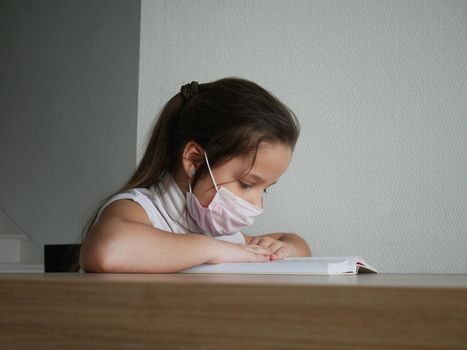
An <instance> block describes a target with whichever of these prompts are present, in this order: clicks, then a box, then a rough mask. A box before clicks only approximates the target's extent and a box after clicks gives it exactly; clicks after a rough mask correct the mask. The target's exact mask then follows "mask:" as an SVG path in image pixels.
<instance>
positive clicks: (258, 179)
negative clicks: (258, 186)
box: [245, 173, 277, 187]
mask: <svg viewBox="0 0 467 350" xmlns="http://www.w3.org/2000/svg"><path fill="white" fill-rule="evenodd" d="M246 176H251V177H252V178H253V179H255V180H256V181H263V182H264V180H263V178H261V177H260V176H258V175H256V174H253V173H248V174H246V175H245V177H246ZM276 183H277V181H274V182H273V183H272V184H270V185H269V186H272V185H274V184H276ZM269 186H267V187H269Z"/></svg>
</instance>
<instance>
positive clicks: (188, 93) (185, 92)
mask: <svg viewBox="0 0 467 350" xmlns="http://www.w3.org/2000/svg"><path fill="white" fill-rule="evenodd" d="M180 92H181V94H182V97H183V100H184V101H185V102H186V101H189V100H190V99H191V97H192V96H193V95H196V94H197V93H198V92H199V87H198V82H197V81H192V82H191V83H190V84H186V85H183V86H182V87H181V88H180Z"/></svg>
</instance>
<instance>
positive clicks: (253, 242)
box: [250, 237, 259, 244]
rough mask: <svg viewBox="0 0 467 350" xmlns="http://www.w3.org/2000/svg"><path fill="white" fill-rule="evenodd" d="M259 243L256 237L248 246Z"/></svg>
mask: <svg viewBox="0 0 467 350" xmlns="http://www.w3.org/2000/svg"><path fill="white" fill-rule="evenodd" d="M258 242H259V238H258V237H254V238H253V239H252V240H251V241H250V244H258Z"/></svg>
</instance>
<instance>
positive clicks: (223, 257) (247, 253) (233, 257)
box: [206, 239, 272, 264]
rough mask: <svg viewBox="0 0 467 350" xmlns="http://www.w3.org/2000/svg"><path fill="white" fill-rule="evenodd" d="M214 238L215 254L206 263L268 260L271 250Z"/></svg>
mask: <svg viewBox="0 0 467 350" xmlns="http://www.w3.org/2000/svg"><path fill="white" fill-rule="evenodd" d="M214 240H215V242H216V243H215V245H216V246H215V248H216V253H217V256H216V257H215V258H214V259H211V260H209V261H207V262H206V264H220V263H226V262H267V261H269V260H270V255H271V253H272V252H271V250H270V249H269V248H265V247H260V246H259V245H255V244H235V243H231V242H226V241H221V240H216V239H214Z"/></svg>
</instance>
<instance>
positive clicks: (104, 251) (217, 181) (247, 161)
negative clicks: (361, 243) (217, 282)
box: [79, 78, 311, 273]
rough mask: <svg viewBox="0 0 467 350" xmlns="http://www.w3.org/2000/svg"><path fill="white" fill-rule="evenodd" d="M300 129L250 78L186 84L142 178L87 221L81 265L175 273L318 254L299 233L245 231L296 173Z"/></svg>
mask: <svg viewBox="0 0 467 350" xmlns="http://www.w3.org/2000/svg"><path fill="white" fill-rule="evenodd" d="M298 135H299V125H298V120H297V119H296V117H295V115H294V114H293V112H291V111H290V110H289V109H288V108H287V107H286V106H285V105H284V104H282V103H281V102H280V101H279V100H278V99H277V98H276V97H274V96H273V95H272V94H270V93H269V92H267V91H266V90H265V89H263V88H262V87H260V86H258V85H257V84H255V83H253V82H251V81H248V80H244V79H239V78H225V79H220V80H217V81H214V82H211V83H206V84H198V83H197V82H195V81H193V82H192V83H191V84H187V85H184V86H182V88H181V91H180V93H178V94H176V95H175V96H174V97H172V98H171V99H170V100H169V101H168V102H167V104H166V105H165V106H164V108H163V109H162V111H161V112H160V114H159V116H158V118H157V122H156V123H155V125H154V129H153V130H152V134H151V138H150V140H149V143H148V145H147V148H146V150H145V153H144V155H143V158H142V160H141V162H140V164H139V166H138V167H137V169H136V171H135V172H134V174H133V175H132V176H131V178H130V179H129V181H128V182H127V183H126V184H125V185H124V186H123V187H122V188H121V189H120V190H119V191H117V192H116V193H115V194H113V195H111V196H110V197H109V198H107V199H106V200H105V202H104V204H103V205H102V207H101V208H100V210H99V211H98V212H97V213H96V214H95V215H94V217H93V218H92V219H91V220H90V223H88V225H87V228H86V229H85V231H84V234H85V235H86V237H85V239H84V240H83V241H82V246H81V251H80V257H79V264H80V267H81V269H83V270H84V271H86V272H135V273H137V272H140V273H146V272H149V273H150V272H152V273H168V272H177V271H180V270H183V269H186V268H189V267H192V266H195V265H199V264H203V263H207V264H217V263H222V262H258V261H270V260H276V259H281V258H284V257H286V256H310V255H311V252H310V249H309V247H308V245H307V244H306V242H305V241H304V240H303V239H301V238H300V237H299V236H298V235H296V234H291V233H270V234H265V235H261V236H256V237H252V236H249V235H246V234H244V233H242V232H241V231H240V230H241V229H242V228H245V227H247V226H249V225H251V224H252V223H253V219H254V217H255V216H257V215H259V214H261V212H262V208H263V192H266V190H267V188H268V187H269V186H272V185H273V184H275V183H276V182H277V180H278V178H279V177H280V176H281V175H282V174H283V173H284V172H285V170H286V169H287V167H288V165H289V162H290V160H291V157H292V152H293V149H294V146H295V144H296V142H297V138H298ZM91 223H92V224H91Z"/></svg>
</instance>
